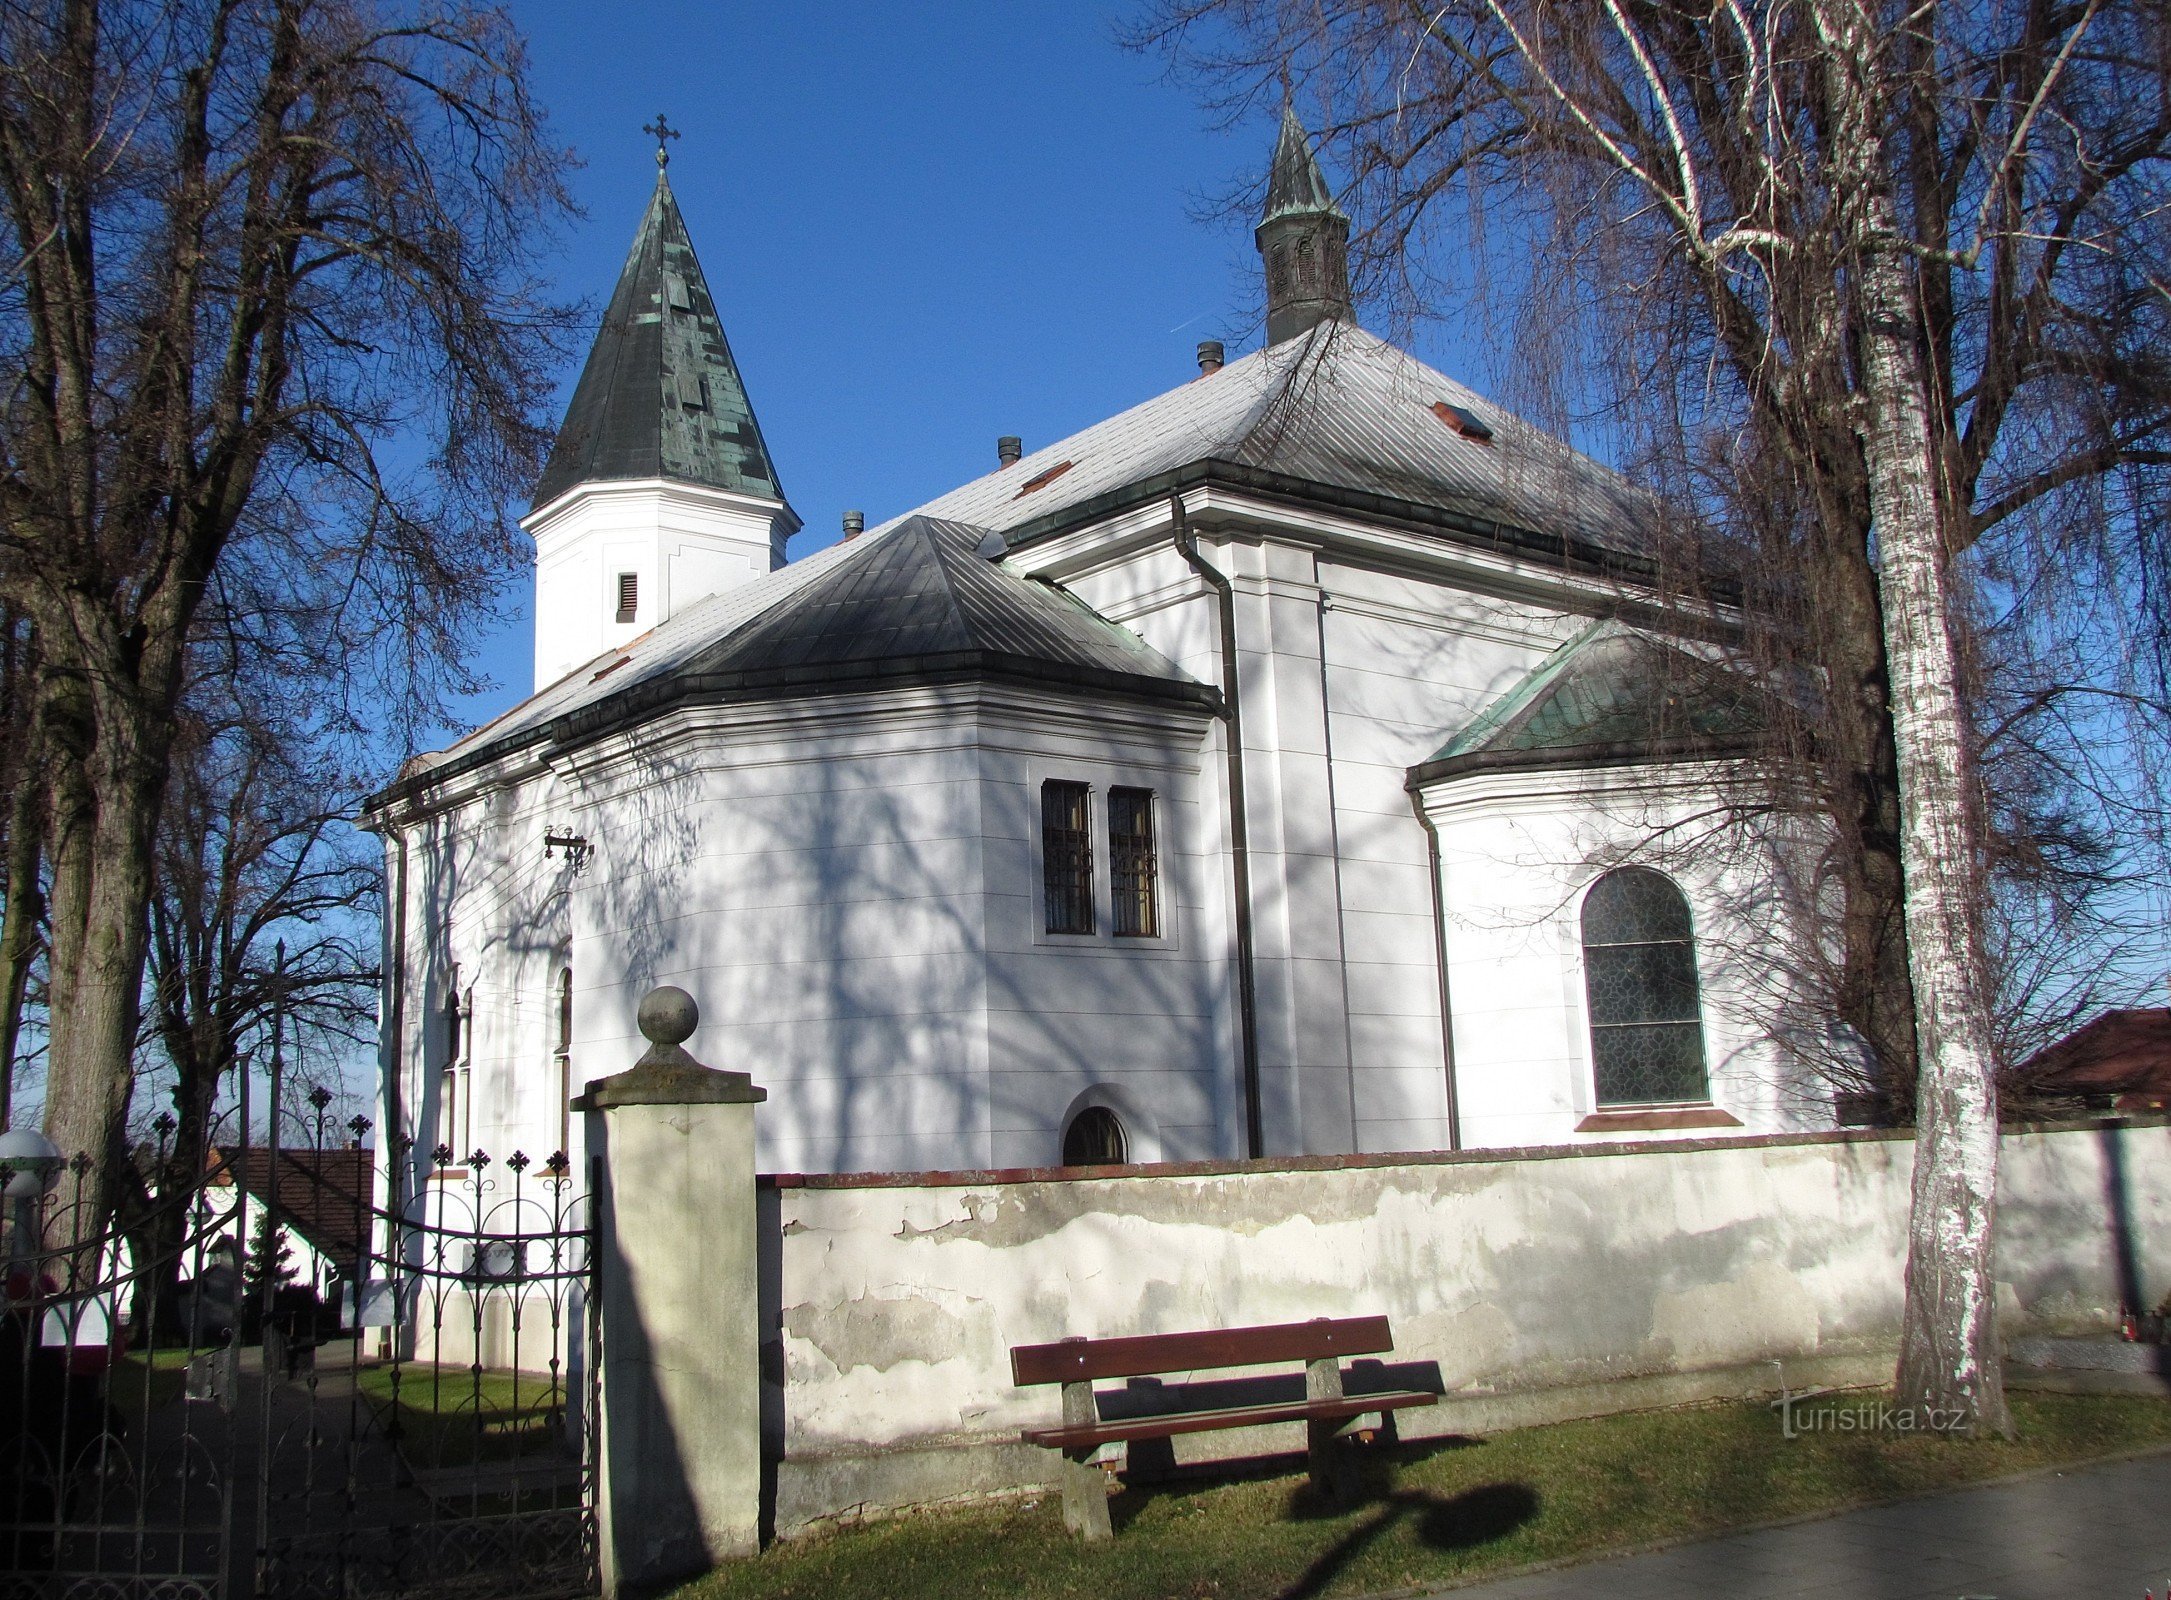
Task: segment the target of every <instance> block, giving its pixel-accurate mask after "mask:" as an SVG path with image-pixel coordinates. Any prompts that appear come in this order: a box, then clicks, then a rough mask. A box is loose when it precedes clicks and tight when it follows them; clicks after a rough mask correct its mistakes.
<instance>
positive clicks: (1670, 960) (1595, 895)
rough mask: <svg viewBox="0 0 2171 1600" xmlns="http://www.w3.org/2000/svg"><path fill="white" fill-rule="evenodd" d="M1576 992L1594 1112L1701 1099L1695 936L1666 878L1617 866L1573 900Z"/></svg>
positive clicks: (1685, 906)
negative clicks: (1586, 1009)
mask: <svg viewBox="0 0 2171 1600" xmlns="http://www.w3.org/2000/svg"><path fill="white" fill-rule="evenodd" d="M1583 991H1584V994H1585V996H1586V998H1587V999H1588V1000H1589V1002H1590V1015H1591V1070H1592V1076H1593V1078H1594V1079H1595V1080H1596V1086H1597V1090H1598V1103H1599V1104H1600V1105H1601V1106H1618V1105H1651V1104H1654V1103H1659V1104H1663V1103H1666V1102H1672V1101H1684V1100H1689V1101H1695V1100H1708V1099H1709V1098H1710V1097H1711V1085H1710V1081H1709V1079H1708V1078H1706V1076H1705V1074H1704V1026H1703V1007H1702V1003H1701V1001H1700V1000H1699V999H1698V995H1697V985H1696V933H1695V930H1694V928H1692V927H1691V926H1690V923H1689V903H1688V901H1687V900H1686V899H1684V898H1683V897H1682V894H1681V891H1680V890H1679V889H1678V888H1676V887H1675V886H1674V882H1673V880H1672V879H1671V878H1668V877H1666V876H1665V875H1664V874H1663V873H1657V872H1653V871H1651V870H1650V869H1649V868H1648V867H1622V868H1620V869H1619V870H1618V871H1614V872H1609V873H1607V874H1606V875H1605V876H1604V877H1602V878H1600V879H1599V880H1598V881H1597V882H1596V883H1594V884H1592V885H1591V891H1590V893H1589V894H1588V895H1586V896H1584V899H1583Z"/></svg>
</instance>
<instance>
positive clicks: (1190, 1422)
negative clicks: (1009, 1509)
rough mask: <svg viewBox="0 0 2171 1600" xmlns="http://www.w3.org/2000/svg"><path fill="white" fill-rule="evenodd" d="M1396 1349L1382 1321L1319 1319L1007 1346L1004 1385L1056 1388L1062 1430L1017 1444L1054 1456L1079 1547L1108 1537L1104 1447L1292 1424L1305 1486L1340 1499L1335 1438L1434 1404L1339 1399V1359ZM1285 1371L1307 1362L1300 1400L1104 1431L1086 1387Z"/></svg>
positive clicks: (1396, 1398) (1423, 1395)
mask: <svg viewBox="0 0 2171 1600" xmlns="http://www.w3.org/2000/svg"><path fill="white" fill-rule="evenodd" d="M1393 1348H1394V1337H1393V1335H1392V1334H1390V1333H1389V1332H1388V1329H1387V1319H1386V1318H1385V1317H1340V1318H1329V1317H1318V1318H1314V1319H1313V1320H1312V1321H1310V1322H1284V1323H1278V1324H1275V1325H1274V1326H1271V1327H1264V1328H1224V1329H1219V1330H1210V1331H1206V1332H1201V1333H1157V1334H1147V1335H1143V1336H1139V1337H1134V1338H1126V1339H1064V1340H1061V1341H1059V1342H1057V1343H1055V1344H1022V1345H1015V1346H1013V1347H1012V1348H1011V1351H1010V1376H1011V1380H1012V1381H1013V1382H1015V1383H1016V1384H1017V1385H1018V1387H1019V1388H1021V1389H1022V1388H1027V1387H1030V1386H1032V1385H1035V1384H1042V1383H1060V1384H1061V1385H1062V1386H1063V1424H1062V1426H1061V1427H1057V1428H1028V1429H1026V1430H1025V1432H1024V1435H1023V1437H1024V1438H1025V1440H1026V1442H1027V1443H1029V1444H1037V1445H1045V1446H1047V1447H1048V1448H1049V1449H1051V1450H1056V1451H1060V1452H1061V1453H1062V1457H1063V1465H1062V1467H1061V1468H1060V1469H1059V1470H1060V1472H1061V1475H1062V1479H1061V1481H1062V1489H1063V1525H1064V1526H1065V1527H1067V1528H1068V1529H1070V1531H1071V1532H1072V1533H1075V1534H1078V1535H1079V1536H1080V1537H1082V1538H1085V1539H1089V1540H1091V1539H1107V1538H1110V1537H1112V1536H1113V1530H1112V1529H1111V1528H1110V1526H1109V1522H1108V1476H1107V1474H1106V1473H1105V1472H1104V1471H1102V1469H1101V1468H1100V1467H1099V1466H1096V1465H1095V1464H1094V1458H1095V1457H1096V1456H1097V1455H1098V1454H1099V1452H1100V1450H1101V1447H1102V1446H1104V1445H1110V1444H1118V1443H1120V1444H1124V1445H1129V1444H1132V1443H1134V1442H1136V1441H1138V1440H1141V1439H1169V1438H1173V1437H1175V1436H1176V1435H1177V1434H1179V1433H1208V1432H1212V1431H1215V1430H1217V1429H1222V1428H1256V1427H1261V1426H1264V1425H1265V1424H1267V1423H1273V1422H1301V1423H1304V1424H1305V1428H1306V1433H1307V1436H1308V1437H1307V1444H1308V1454H1309V1456H1310V1466H1311V1475H1312V1482H1313V1483H1314V1484H1315V1485H1317V1486H1318V1487H1319V1488H1320V1489H1322V1490H1323V1491H1325V1492H1326V1493H1328V1494H1330V1495H1336V1496H1339V1495H1341V1494H1343V1493H1344V1492H1346V1490H1347V1487H1348V1465H1349V1464H1348V1460H1347V1457H1346V1455H1345V1452H1344V1437H1345V1436H1346V1435H1347V1434H1349V1433H1351V1432H1353V1431H1356V1429H1355V1424H1356V1423H1357V1420H1358V1419H1359V1418H1361V1417H1366V1416H1374V1415H1384V1414H1385V1413H1387V1412H1390V1411H1399V1410H1401V1409H1402V1408H1404V1407H1405V1406H1429V1405H1431V1404H1432V1403H1433V1402H1434V1401H1435V1400H1437V1399H1438V1398H1439V1396H1438V1395H1437V1394H1434V1393H1431V1392H1430V1391H1427V1390H1423V1389H1390V1390H1385V1391H1382V1392H1379V1393H1374V1394H1345V1393H1343V1389H1342V1358H1343V1357H1344V1356H1369V1355H1379V1354H1382V1353H1384V1352H1386V1351H1389V1350H1392V1349H1393ZM1290 1361H1301V1362H1303V1363H1304V1398H1303V1399H1301V1400H1298V1399H1296V1398H1294V1397H1292V1398H1290V1399H1286V1400H1269V1401H1265V1402H1262V1403H1256V1404H1250V1405H1234V1406H1217V1407H1213V1408H1210V1409H1192V1410H1175V1411H1157V1412H1154V1413H1152V1414H1150V1415H1144V1416H1129V1417H1111V1418H1107V1419H1105V1420H1104V1419H1103V1418H1102V1416H1101V1414H1100V1407H1099V1404H1098V1402H1097V1401H1096V1399H1095V1396H1094V1393H1093V1384H1094V1382H1095V1380H1097V1379H1102V1378H1144V1377H1159V1376H1165V1375H1170V1374H1175V1373H1192V1372H1201V1371H1212V1370H1218V1369H1220V1368H1225V1367H1261V1366H1273V1365H1277V1364H1279V1363H1282V1362H1290Z"/></svg>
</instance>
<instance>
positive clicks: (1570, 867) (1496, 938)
mask: <svg viewBox="0 0 2171 1600" xmlns="http://www.w3.org/2000/svg"><path fill="white" fill-rule="evenodd" d="M1745 781H1748V775H1747V774H1742V773H1736V772H1733V771H1730V770H1729V769H1728V767H1727V766H1726V764H1724V763H1717V762H1686V763H1680V764H1676V765H1672V766H1667V767H1648V766H1640V767H1639V766H1624V767H1609V768H1598V769H1594V770H1592V771H1588V772H1559V771H1522V772H1490V773H1478V774H1474V775H1470V776H1465V777H1460V778H1453V779H1449V780H1447V781H1444V782H1440V783H1437V784H1433V785H1430V786H1428V787H1427V788H1426V789H1425V790H1424V792H1423V794H1422V795H1421V797H1420V799H1421V801H1422V803H1423V805H1424V807H1425V810H1426V812H1427V814H1428V815H1429V816H1430V817H1431V818H1432V819H1433V823H1434V826H1435V827H1436V828H1437V829H1438V832H1439V840H1440V883H1441V904H1442V907H1443V909H1444V911H1445V923H1446V943H1447V951H1448V979H1449V984H1450V987H1451V993H1452V996H1453V1004H1454V1017H1455V1053H1456V1060H1457V1062H1458V1064H1459V1067H1460V1070H1459V1072H1458V1074H1457V1082H1458V1085H1459V1087H1460V1090H1461V1113H1462V1119H1461V1120H1462V1136H1463V1142H1464V1144H1465V1146H1467V1147H1470V1148H1482V1147H1487V1146H1498V1147H1507V1146H1517V1145H1532V1144H1553V1143H1563V1142H1567V1141H1569V1140H1571V1139H1572V1138H1574V1137H1576V1136H1577V1128H1578V1124H1579V1123H1580V1122H1581V1121H1582V1120H1583V1119H1584V1118H1585V1117H1587V1116H1589V1115H1590V1114H1591V1113H1592V1112H1593V1111H1595V1110H1596V1109H1598V1105H1597V1098H1596V1091H1595V1088H1594V1085H1593V1080H1592V1061H1591V1042H1590V1040H1591V1035H1590V1017H1589V1009H1588V1006H1587V1003H1586V997H1585V992H1584V980H1583V949H1582V931H1581V930H1582V923H1581V917H1582V906H1583V898H1584V895H1585V894H1586V893H1587V892H1588V891H1589V889H1590V887H1591V885H1592V884H1593V883H1595V882H1596V881H1597V879H1598V878H1599V877H1600V876H1601V875H1602V874H1603V873H1604V872H1605V871H1607V870H1608V869H1609V868H1610V867H1612V866H1615V865H1619V864H1622V863H1638V864H1643V865H1647V866H1649V867H1651V868H1652V869H1654V870H1657V871H1661V872H1663V873H1664V874H1665V875H1666V876H1667V877H1669V878H1670V879H1672V880H1673V882H1674V883H1675V885H1676V886H1677V887H1678V888H1679V889H1680V890H1681V891H1682V894H1683V896H1684V897H1685V898H1686V899H1687V901H1688V904H1689V911H1690V916H1691V919H1692V922H1693V924H1694V927H1695V933H1696V954H1697V969H1698V980H1699V988H1700V991H1701V994H1700V998H1701V1001H1702V1011H1703V1031H1704V1060H1705V1065H1706V1068H1707V1071H1708V1073H1709V1076H1710V1083H1711V1100H1712V1103H1713V1104H1714V1105H1715V1106H1717V1107H1718V1108H1720V1109H1721V1110H1724V1111H1726V1112H1728V1113H1730V1114H1731V1115H1733V1116H1734V1117H1736V1118H1737V1119H1739V1121H1740V1122H1741V1123H1742V1125H1743V1126H1744V1127H1745V1128H1746V1129H1747V1130H1748V1131H1750V1132H1753V1133H1777V1132H1787V1131H1794V1130H1801V1129H1807V1128H1817V1127H1829V1126H1831V1112H1830V1094H1829V1090H1824V1091H1823V1092H1821V1093H1820V1092H1819V1090H1818V1087H1817V1085H1816V1084H1815V1083H1813V1082H1811V1081H1808V1080H1807V1079H1805V1078H1803V1077H1802V1076H1801V1075H1800V1073H1799V1072H1798V1071H1797V1070H1793V1069H1790V1068H1789V1067H1788V1065H1787V1064H1786V1063H1785V1062H1784V1061H1783V1060H1782V1058H1781V1057H1780V1055H1779V1052H1778V1051H1777V1049H1776V1048H1775V1047H1774V1045H1773V1044H1772V1042H1771V1036H1772V1033H1773V1030H1774V1028H1775V1027H1776V1026H1778V1025H1780V1017H1781V1015H1782V1005H1783V1001H1784V999H1785V978H1786V974H1787V972H1788V970H1789V967H1788V963H1787V961H1786V951H1787V949H1788V948H1789V945H1788V941H1789V940H1790V939H1791V938H1792V937H1793V935H1792V934H1791V933H1790V928H1791V926H1792V924H1791V920H1790V915H1789V907H1788V905H1787V903H1786V900H1785V897H1784V896H1783V895H1782V894H1780V893H1779V892H1778V889H1777V884H1778V883H1779V882H1781V881H1783V880H1782V875H1781V874H1780V873H1779V872H1778V870H1777V867H1778V863H1777V860H1776V857H1775V854H1774V852H1775V849H1776V848H1777V846H1776V843H1775V841H1774V839H1773V838H1770V837H1766V838H1757V837H1752V836H1750V835H1748V834H1746V833H1745V832H1744V831H1743V830H1741V829H1740V828H1738V827H1734V826H1727V827H1725V828H1723V829H1719V830H1716V831H1715V830H1714V827H1713V818H1714V816H1715V814H1716V809H1717V808H1716V803H1715V797H1717V796H1718V795H1720V794H1721V793H1722V792H1723V791H1724V790H1725V789H1726V788H1727V786H1729V785H1731V784H1735V783H1740V782H1745ZM1744 809H1746V807H1744ZM1585 1136H1589V1137H1621V1135H1605V1134H1588V1133H1586V1135H1585ZM1630 1137H1648V1135H1630Z"/></svg>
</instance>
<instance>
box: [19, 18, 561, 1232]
mask: <svg viewBox="0 0 2171 1600" xmlns="http://www.w3.org/2000/svg"><path fill="white" fill-rule="evenodd" d="M562 166H563V157H562V154H561V153H560V152H559V151H558V150H557V149H556V148H555V147H553V146H552V145H550V143H549V142H548V140H547V139H546V137H545V131H544V126H543V120H542V116H541V113H540V112H539V110H538V109H537V108H536V106H535V105H534V104H533V102H532V101H531V99H530V97H529V94H528V89H527V83H526V77H525V63H524V59H523V54H522V48H521V43H520V40H519V38H518V36H517V35H516V34H515V33H514V32H513V31H512V29H511V26H510V24H509V23H508V22H507V21H506V19H505V18H504V17H503V15H502V14H501V13H498V12H496V11H493V10H489V9H486V8H484V7H482V6H478V5H473V4H469V3H467V0H444V3H443V4H435V3H432V0H417V3H412V4H410V3H405V0H114V3H107V4H98V3H94V0H43V3H33V4H28V5H18V6H12V7H10V8H8V10H7V11H6V13H5V14H4V15H0V207H4V211H0V216H4V220H5V224H6V229H5V233H6V241H7V244H8V246H9V247H10V250H11V259H9V260H7V261H6V263H5V267H4V270H0V363H4V365H5V371H6V374H7V384H6V387H5V390H4V394H0V404H4V406H5V422H4V431H0V598H4V599H5V600H6V601H7V602H8V603H9V604H10V605H12V606H13V607H15V608H16V609H17V610H19V611H20V612H21V613H22V614H23V615H24V616H26V617H27V618H29V619H30V620H31V621H32V622H33V623H34V624H35V626H36V629H37V637H38V646H39V652H40V654H39V677H38V705H37V713H38V718H39V726H40V730H41V734H42V737H43V741H44V749H45V752H46V771H47V774H48V784H47V788H48V796H47V799H48V804H47V807H46V816H47V823H48V826H47V833H46V854H47V860H48V863H49V877H50V891H49V895H48V905H49V914H50V929H51V932H50V945H49V955H48V960H49V966H50V989H49V999H50V1004H49V1019H50V1030H49V1034H48V1039H47V1052H48V1053H47V1063H46V1102H45V1104H46V1125H47V1130H48V1132H49V1133H50V1134H51V1136H52V1137H53V1138H54V1139H55V1140H56V1141H58V1142H59V1143H60V1145H61V1146H62V1147H63V1148H64V1149H68V1150H71V1151H75V1150H81V1151H87V1152H90V1153H91V1154H93V1155H94V1156H110V1155H111V1154H112V1152H113V1151H114V1149H115V1146H116V1143H117V1141H118V1138H119V1134H120V1129H121V1126H122V1118H123V1116H124V1113H125V1110H126V1104H127V1097H128V1093H129V1084H130V1076H131V1068H132V1058H133V1045H134V1043H135V1037H136V1029H137V1020H138V1008H139V998H140V992H141V981H142V975H143V967H144V959H145V950H146V938H147V918H146V908H147V906H148V904H149V901H150V898H151V893H152V880H153V858H154V848H155V839H156V833H157V826H158V819H159V815H160V811H161V807H162V803H163V801H164V798H165V791H166V783H167V778H166V774H167V767H168V762H169V757H170V755H171V753H172V750H173V742H174V738H175V731H176V725H177V724H176V708H177V706H178V704H179V702H180V697H181V694H182V690H183V686H184V679H185V676H186V672H187V661H188V656H189V651H190V648H191V641H192V635H193V628H194V624H195V622H196V619H197V616H198V613H199V610H200V608H201V606H202V603H203V600H204V597H205V595H206V593H207V592H208V591H209V589H210V588H211V586H212V585H213V584H214V583H216V582H217V581H218V580H219V579H220V578H221V576H222V575H223V574H226V573H228V572H229V571H230V570H232V569H233V568H234V567H235V566H236V565H237V564H242V565H246V564H251V563H253V565H254V569H255V571H256V573H257V576H258V578H259V580H260V587H261V588H262V589H263V590H264V591H265V592H266V593H275V592H278V591H280V590H281V589H282V588H283V589H284V591H285V592H286V595H287V597H288V599H290V600H291V601H292V602H293V604H294V605H296V606H297V607H300V608H301V609H303V610H310V611H313V612H314V613H316V614H317V625H318V626H319V627H320V629H322V630H329V631H331V632H335V633H340V634H343V635H344V636H345V637H347V638H348V639H350V640H351V641H352V642H353V646H354V648H355V650H356V652H357V657H358V659H368V658H370V657H371V656H372V655H373V654H374V655H379V656H392V657H397V658H399V659H400V660H402V661H404V662H408V663H417V664H420V666H421V668H422V673H421V676H422V677H425V678H426V677H427V676H428V673H429V668H430V665H431V664H432V663H439V664H442V663H445V662H448V661H456V660H457V659H458V655H459V645H460V636H461V632H462V629H463V627H464V625H465V624H466V623H467V622H468V621H469V620H471V619H473V618H474V617H475V616H476V614H477V612H478V608H479V607H480V606H481V605H482V603H483V602H485V601H486V600H487V599H488V598H489V596H490V594H491V592H492V588H493V583H494V580H495V579H496V577H497V576H498V575H499V574H501V573H503V572H505V571H507V570H509V569H510V567H511V565H512V563H513V561H514V559H515V558H516V555H517V547H516V545H515V543H514V535H513V534H512V533H511V531H510V529H509V527H508V523H507V519H506V518H505V517H504V515H503V506H504V503H505V500H506V498H507V497H508V496H509V495H511V494H513V493H517V492H519V491H520V490H521V489H524V488H525V486H526V485H527V484H528V483H529V482H531V481H532V476H533V472H534V470H535V468H536V465H537V463H538V460H539V456H540V446H541V443H542V440H543V438H544V434H543V431H542V428H541V426H540V419H539V411H540V406H541V403H542V402H543V400H544V399H545V397H546V395H547V383H546V379H547V372H548V359H549V357H550V355H551V353H552V352H551V348H550V331H551V323H550V321H549V319H548V317H547V315H546V313H547V310H548V308H547V306H546V305H545V304H544V302H543V300H542V298H541V296H540V294H539V291H538V287H537V285H538V281H539V280H538V278H537V276H536V274H535V272H534V268H533V257H532V248H533V243H534V240H535V237H536V233H537V230H538V228H539V227H541V226H543V225H545V224H547V223H548V222H549V221H550V220H551V219H552V218H553V217H554V216H555V215H557V214H558V213H559V212H560V211H561V209H562V208H563V206H564V204H565V198H564V194H563V191H562V188H561V185H560V174H561V171H562ZM102 1167H103V1164H102ZM102 1167H101V1170H102ZM91 1209H92V1211H93V1212H96V1213H100V1214H102V1213H103V1211H104V1209H105V1207H104V1206H103V1205H102V1204H101V1205H98V1206H95V1207H93V1208H91Z"/></svg>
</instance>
